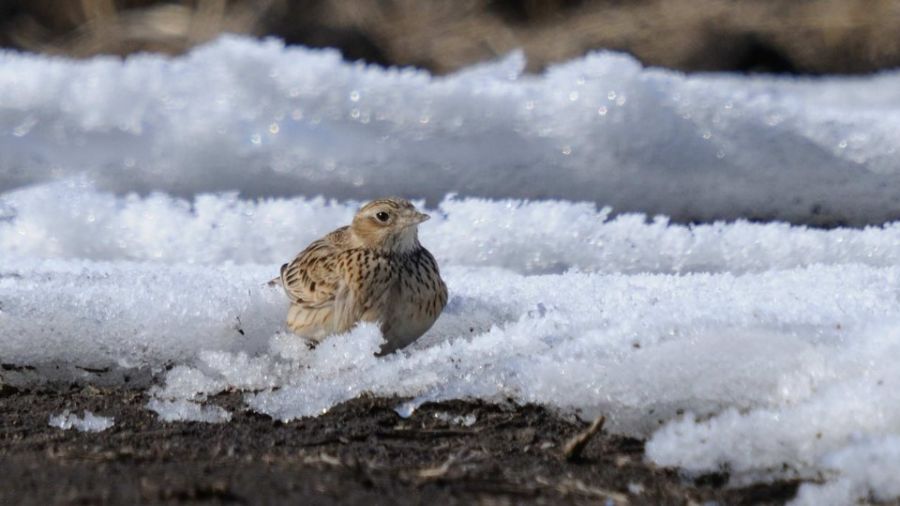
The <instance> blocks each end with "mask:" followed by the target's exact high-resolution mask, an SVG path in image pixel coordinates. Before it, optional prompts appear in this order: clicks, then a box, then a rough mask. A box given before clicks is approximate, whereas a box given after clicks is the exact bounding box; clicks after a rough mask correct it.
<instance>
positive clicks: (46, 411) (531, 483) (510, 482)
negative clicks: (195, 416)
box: [0, 387, 798, 506]
mask: <svg viewBox="0 0 900 506" xmlns="http://www.w3.org/2000/svg"><path fill="white" fill-rule="evenodd" d="M214 401H215V402H216V403H217V404H219V405H222V406H224V407H226V408H228V409H230V410H233V412H234V418H233V420H232V421H231V422H230V423H225V424H220V425H214V424H205V423H186V422H177V423H164V422H161V421H159V420H158V418H157V416H156V414H155V413H153V412H151V411H149V410H147V409H146V408H145V404H146V402H147V398H146V396H145V394H144V393H142V392H141V391H138V390H128V389H97V388H95V387H77V388H72V389H70V390H44V391H18V390H15V389H11V388H9V387H6V388H5V389H2V390H0V469H2V470H3V472H2V473H0V504H137V503H144V504H147V503H179V504H193V503H204V504H225V503H240V504H274V503H284V504H336V503H340V504H365V505H367V506H371V505H375V504H425V503H431V504H442V505H443V504H702V503H705V502H707V501H716V502H718V503H719V504H782V503H784V502H785V501H786V500H789V499H790V498H791V497H793V496H794V494H795V493H796V489H797V486H798V484H797V483H795V482H779V483H774V484H771V485H761V486H755V487H750V488H741V489H733V488H728V487H725V486H724V484H725V482H726V481H727V476H724V475H710V476H704V477H701V478H699V479H696V478H695V479H687V478H685V477H683V476H680V475H679V473H678V472H676V471H675V470H671V469H662V468H658V467H655V466H653V465H650V464H648V463H647V462H645V461H644V458H643V442H642V441H640V440H636V439H629V438H623V437H618V436H613V435H608V434H605V433H601V434H599V435H597V436H595V437H594V438H593V439H591V441H590V442H589V443H588V445H587V447H586V448H585V450H584V452H583V453H582V455H581V458H579V459H577V460H575V461H571V462H570V461H567V460H566V459H565V458H564V457H563V456H562V453H563V450H562V448H563V447H564V446H565V443H566V441H567V440H569V439H570V438H571V437H573V436H574V435H576V434H578V433H579V432H581V431H583V430H584V429H585V427H587V425H588V424H587V423H586V422H581V421H578V420H574V419H566V418H564V417H562V416H560V415H557V414H554V413H553V412H551V411H549V410H547V409H544V408H541V407H538V406H524V407H512V406H508V407H507V406H498V405H493V404H486V403H483V402H464V401H452V402H442V403H435V404H426V405H424V406H422V407H421V408H419V409H418V410H417V411H416V412H415V413H414V414H413V415H412V416H411V417H409V418H406V419H403V418H401V417H400V416H398V415H397V413H396V412H395V411H394V409H393V408H394V407H395V406H397V404H398V403H399V402H400V401H399V400H397V399H382V398H360V399H356V400H353V401H350V402H347V403H344V404H342V405H339V406H337V407H335V408H334V409H332V410H331V411H329V412H328V413H326V414H324V415H322V416H319V417H317V418H310V419H303V420H297V421H293V422H290V423H281V422H278V421H273V420H272V419H270V418H268V417H265V416H261V415H258V414H254V413H252V412H249V411H246V410H243V409H242V400H241V396H240V394H228V395H222V396H219V397H217V398H216V399H214ZM64 409H70V410H72V411H74V412H77V413H78V414H81V410H84V409H87V410H90V411H93V412H94V413H95V414H97V415H102V416H113V417H115V426H114V427H112V428H111V429H108V430H106V431H104V432H100V433H82V432H78V431H75V430H68V431H64V430H61V429H58V428H54V427H50V426H49V425H48V419H49V417H50V416H51V415H54V414H59V413H61V412H62V411H63V410H64ZM467 415H474V416H475V422H474V423H473V424H471V425H469V426H466V425H465V424H463V423H458V422H457V421H454V420H453V417H456V416H462V417H465V416H467ZM470 420H471V418H470Z"/></svg>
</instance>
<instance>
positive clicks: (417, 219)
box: [409, 211, 431, 225]
mask: <svg viewBox="0 0 900 506" xmlns="http://www.w3.org/2000/svg"><path fill="white" fill-rule="evenodd" d="M430 219H431V216H428V215H427V214H425V213H420V212H418V211H416V212H415V213H413V215H412V216H410V217H409V224H410V225H418V224H419V223H422V222H423V221H428V220H430Z"/></svg>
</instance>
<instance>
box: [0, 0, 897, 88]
mask: <svg viewBox="0 0 900 506" xmlns="http://www.w3.org/2000/svg"><path fill="white" fill-rule="evenodd" d="M222 32H232V33H243V34H249V35H255V36H266V35H272V36H276V37H280V38H282V39H284V40H285V41H286V42H287V43H289V44H303V45H307V46H314V47H335V48H338V49H339V50H340V51H341V52H342V54H343V55H344V57H345V58H347V59H349V60H358V59H362V60H365V61H368V62H374V63H379V64H383V65H401V66H408V65H412V66H416V67H420V68H424V69H427V70H429V71H432V72H434V73H438V74H443V73H448V72H452V71H454V70H457V69H459V68H461V67H464V66H466V65H470V64H472V63H476V62H479V61H484V60H489V59H493V58H495V57H497V56H499V55H503V54H505V53H507V52H509V51H511V50H513V49H516V48H522V49H523V50H524V51H525V53H526V55H527V57H528V70H529V71H532V72H536V71H540V70H541V69H543V68H544V67H546V66H547V65H550V64H553V63H554V62H560V61H565V60H569V59H571V58H573V57H577V56H580V55H582V54H584V53H585V52H587V51H590V50H593V49H600V48H608V49H616V50H621V51H626V52H628V53H631V54H633V55H634V56H636V57H637V58H638V59H640V60H641V61H642V62H644V63H645V64H648V65H654V66H663V67H668V68H673V69H678V70H684V71H741V72H775V73H793V74H823V73H868V72H873V71H877V70H880V69H886V68H893V67H897V66H900V36H898V34H900V1H897V0H740V1H739V0H594V1H591V0H543V1H542V0H454V1H449V0H360V1H353V0H335V1H325V0H184V1H161V0H4V1H2V2H0V45H2V46H4V47H7V48H15V49H19V50H26V51H33V52H40V53H47V54H54V55H66V56H72V57H76V58H83V57H89V56H92V55H96V54H114V55H126V54H129V53H133V52H138V51H154V52H163V53H169V54H177V53H181V52H184V51H186V50H188V49H190V48H191V47H192V46H194V45H196V44H200V43H203V42H205V41H208V40H210V39H212V38H215V37H216V36H217V35H218V34H219V33H222Z"/></svg>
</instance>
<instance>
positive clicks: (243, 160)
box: [0, 36, 900, 224]
mask: <svg viewBox="0 0 900 506" xmlns="http://www.w3.org/2000/svg"><path fill="white" fill-rule="evenodd" d="M524 63H525V62H524V58H523V56H522V55H521V54H520V53H514V54H512V55H510V56H509V57H507V58H506V59H504V60H501V61H499V62H496V63H492V64H485V65H481V66H478V67H476V68H473V69H470V70H465V71H462V72H459V73H456V74H453V75H449V76H445V77H433V76H430V75H429V74H427V73H425V72H420V71H414V70H409V69H405V70H400V69H384V68H380V67H377V66H366V65H363V64H361V63H346V62H343V61H342V60H341V58H340V55H339V54H338V53H337V52H336V51H333V50H313V49H305V48H297V47H291V48H285V47H284V45H283V44H282V43H281V42H279V41H275V40H266V41H262V42H258V41H254V40H251V39H246V38H239V37H233V36H231V37H225V38H222V39H220V40H218V41H216V42H213V43H211V44H208V45H206V46H202V47H199V48H197V49H195V50H193V51H192V52H191V53H189V54H187V55H185V56H183V57H178V58H168V57H164V56H158V55H146V54H145V55H135V56H132V57H129V58H128V59H127V60H125V61H124V62H122V61H120V60H119V59H117V58H112V57H100V58H94V59H91V60H88V61H84V62H74V61H70V60H64V59H55V58H46V57H36V56H34V55H26V54H20V53H16V52H4V53H0V132H2V135H0V190H9V189H12V188H14V187H17V186H20V185H23V184H28V183H34V182H40V181H45V180H47V179H53V178H58V177H60V176H70V175H73V174H80V173H86V174H89V175H90V176H91V177H92V178H94V179H96V181H98V182H99V183H100V184H101V185H102V187H103V188H106V189H113V190H116V191H128V190H139V191H151V190H165V191H168V192H174V193H177V194H181V195H190V194H194V193H198V192H207V191H221V190H237V189H239V190H240V191H241V192H242V194H244V195H251V196H264V195H265V196H268V195H282V196H284V195H295V194H304V195H309V196H311V195H319V194H325V195H330V196H333V197H338V198H345V199H346V198H357V199H363V198H368V197H371V196H372V195H384V194H394V193H400V194H403V195H413V196H418V197H426V198H428V199H429V202H431V203H432V204H433V203H435V202H437V201H439V200H440V199H441V198H443V196H444V195H445V194H446V193H447V192H454V191H455V192H459V193H463V194H466V195H470V196H483V197H516V198H554V197H555V198H566V199H569V200H585V201H593V202H597V203H600V204H602V205H610V206H612V207H613V209H615V210H616V211H617V212H632V211H640V212H646V213H649V214H657V213H662V214H666V215H668V216H671V217H673V218H674V219H676V220H678V221H684V220H693V219H704V220H709V219H714V218H725V219H734V218H740V217H755V218H762V219H772V218H777V219H782V220H790V221H795V222H815V223H830V224H834V223H842V222H846V223H853V224H862V223H881V222H884V221H886V220H891V219H896V218H897V217H898V216H900V201H898V200H897V199H896V198H895V195H897V193H898V191H900V179H898V177H897V175H898V174H897V170H898V167H900V153H898V152H897V149H896V146H895V144H896V142H895V140H896V135H895V133H896V131H897V128H898V126H900V108H898V106H897V104H898V103H900V92H898V90H900V86H898V82H900V74H898V73H896V72H892V73H885V74H883V75H881V76H878V77H875V78H869V79H862V78H829V79H817V80H808V79H807V80H799V79H788V78H762V77H756V78H753V79H746V78H741V77H728V76H711V75H692V76H685V75H683V74H680V73H677V72H671V71H665V70H660V69H645V68H642V67H641V65H640V64H639V63H638V62H637V61H635V60H634V59H632V58H630V57H628V56H625V55H621V54H616V53H610V52H600V53H594V54H591V55H588V56H586V57H584V58H582V59H578V60H574V61H572V62H569V63H566V64H562V65H557V66H555V67H552V68H550V69H548V70H547V71H546V72H545V73H544V74H542V75H540V76H530V75H525V74H523V73H522V70H523V68H524ZM186 140H189V141H186Z"/></svg>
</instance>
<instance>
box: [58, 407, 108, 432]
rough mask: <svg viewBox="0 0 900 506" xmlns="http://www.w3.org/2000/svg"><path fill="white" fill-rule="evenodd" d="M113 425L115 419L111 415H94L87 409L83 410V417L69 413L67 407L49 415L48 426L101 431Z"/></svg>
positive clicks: (82, 430) (83, 430)
mask: <svg viewBox="0 0 900 506" xmlns="http://www.w3.org/2000/svg"><path fill="white" fill-rule="evenodd" d="M113 425H115V420H114V419H113V418H112V417H106V416H96V415H94V414H93V413H91V412H90V411H87V410H85V411H84V416H83V417H79V416H78V415H76V414H74V413H70V412H69V410H68V409H67V410H65V411H63V412H62V413H61V414H59V415H53V416H51V417H50V426H51V427H58V428H60V429H63V430H69V429H75V430H78V431H81V432H103V431H105V430H106V429H108V428H110V427H112V426H113Z"/></svg>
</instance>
